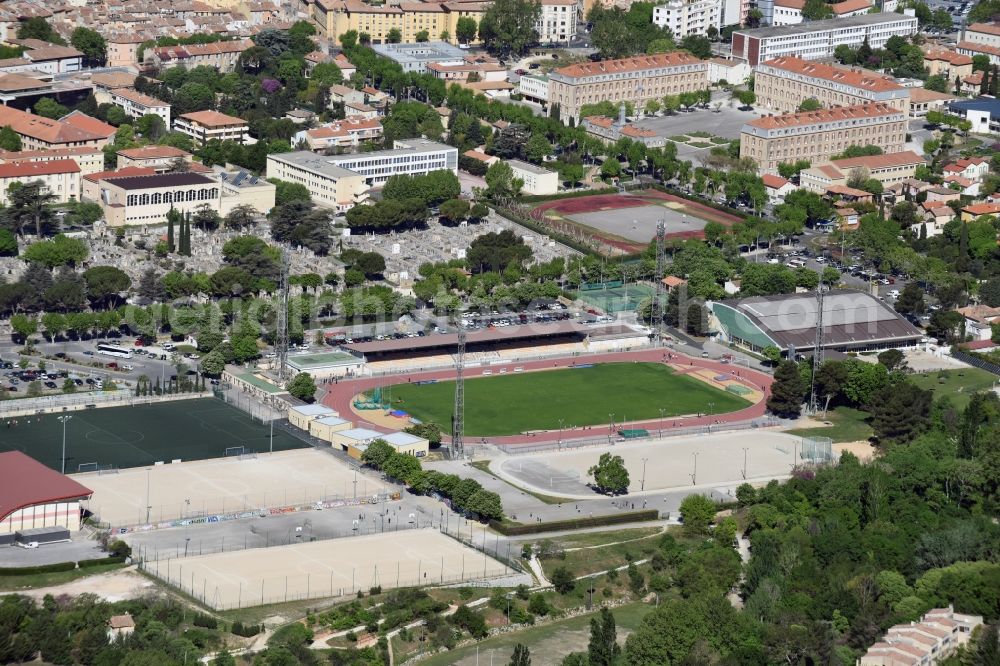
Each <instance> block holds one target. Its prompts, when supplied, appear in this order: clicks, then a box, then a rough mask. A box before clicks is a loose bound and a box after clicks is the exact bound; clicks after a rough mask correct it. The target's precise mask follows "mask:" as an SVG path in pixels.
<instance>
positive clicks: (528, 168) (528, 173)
mask: <svg viewBox="0 0 1000 666" xmlns="http://www.w3.org/2000/svg"><path fill="white" fill-rule="evenodd" d="M507 164H509V165H510V168H511V170H512V171H513V172H514V178H518V179H520V180H521V182H522V183H524V184H523V185H522V186H521V191H522V192H523V193H525V194H530V195H532V196H539V195H545V194H555V193H556V192H557V191H558V190H559V174H558V173H556V172H555V171H551V170H550V169H546V168H544V167H540V166H538V165H537V164H529V163H528V162H522V161H521V160H507Z"/></svg>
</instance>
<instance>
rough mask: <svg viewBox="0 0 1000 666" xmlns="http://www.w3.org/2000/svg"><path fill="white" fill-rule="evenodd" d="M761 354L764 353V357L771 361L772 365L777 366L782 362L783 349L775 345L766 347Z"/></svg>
mask: <svg viewBox="0 0 1000 666" xmlns="http://www.w3.org/2000/svg"><path fill="white" fill-rule="evenodd" d="M761 354H763V356H764V358H766V359H767V360H768V361H770V362H771V365H774V366H777V365H778V364H779V363H781V350H780V349H778V348H777V347H775V346H774V345H768V346H767V347H764V349H763V350H762V351H761Z"/></svg>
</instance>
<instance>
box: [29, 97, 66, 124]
mask: <svg viewBox="0 0 1000 666" xmlns="http://www.w3.org/2000/svg"><path fill="white" fill-rule="evenodd" d="M32 110H33V111H34V112H35V113H36V114H37V115H39V116H42V117H43V118H51V119H52V120H58V119H60V118H62V117H63V116H65V115H66V114H67V113H69V109H67V108H66V107H65V106H63V105H62V104H60V103H59V102H57V101H55V100H54V99H52V98H51V97H43V98H41V99H40V100H38V101H37V102H35V106H34V108H33V109H32Z"/></svg>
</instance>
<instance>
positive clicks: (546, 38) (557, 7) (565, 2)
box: [535, 0, 577, 44]
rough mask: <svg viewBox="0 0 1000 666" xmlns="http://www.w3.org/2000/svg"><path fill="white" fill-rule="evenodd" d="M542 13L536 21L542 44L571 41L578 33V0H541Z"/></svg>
mask: <svg viewBox="0 0 1000 666" xmlns="http://www.w3.org/2000/svg"><path fill="white" fill-rule="evenodd" d="M541 4H542V14H541V16H539V17H538V21H537V22H536V23H535V30H536V31H537V32H538V41H539V42H541V43H542V44H557V43H559V42H569V40H571V39H573V36H574V35H576V11H577V7H576V0H541Z"/></svg>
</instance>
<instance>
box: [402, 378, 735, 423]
mask: <svg viewBox="0 0 1000 666" xmlns="http://www.w3.org/2000/svg"><path fill="white" fill-rule="evenodd" d="M468 372H471V373H476V372H480V371H479V370H476V369H473V370H470V371H468ZM467 376H468V375H467ZM387 392H388V393H389V396H388V398H389V400H390V401H391V403H392V407H393V408H394V409H399V410H402V411H404V412H407V413H408V414H410V415H411V416H413V417H415V418H417V419H420V420H421V421H424V422H427V421H433V422H435V423H438V424H439V425H441V426H443V427H444V428H445V429H447V428H448V427H449V424H450V423H451V414H452V411H453V409H454V404H455V382H453V381H448V382H436V383H433V384H396V385H393V386H391V387H389V388H388V389H387ZM383 397H385V396H383ZM749 404H750V403H749V402H747V401H746V400H744V399H743V398H741V397H739V396H736V395H733V394H731V393H727V392H725V391H722V390H720V389H717V388H715V387H714V386H710V385H708V384H705V383H704V382H701V381H699V380H697V379H693V378H691V377H687V376H684V375H678V374H675V373H674V371H673V370H672V369H670V368H668V367H666V366H664V365H662V364H659V363H603V364H599V365H593V366H582V367H576V368H565V369H559V370H544V371H541V372H528V373H517V374H513V373H512V374H506V375H492V376H487V377H482V376H479V377H476V376H472V377H469V378H468V379H467V380H466V382H465V433H466V434H467V435H472V436H477V437H485V436H499V435H516V434H518V433H522V432H526V431H529V430H557V429H559V427H560V426H559V420H560V419H562V421H563V427H565V428H570V427H574V426H583V425H598V424H605V423H608V422H609V420H610V419H611V417H610V414H614V421H615V423H622V422H623V421H639V420H648V419H654V418H660V414H661V412H660V410H661V409H662V410H663V412H662V414H663V415H664V416H682V415H685V414H695V413H698V412H703V413H705V414H722V413H725V412H732V411H735V410H738V409H742V408H743V407H746V406H748V405H749Z"/></svg>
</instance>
